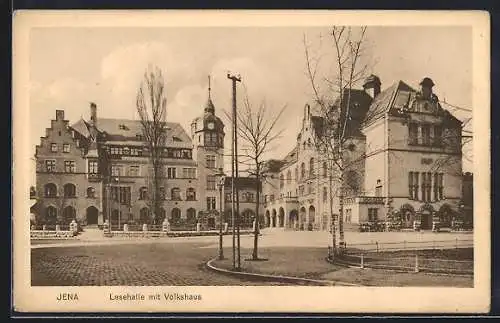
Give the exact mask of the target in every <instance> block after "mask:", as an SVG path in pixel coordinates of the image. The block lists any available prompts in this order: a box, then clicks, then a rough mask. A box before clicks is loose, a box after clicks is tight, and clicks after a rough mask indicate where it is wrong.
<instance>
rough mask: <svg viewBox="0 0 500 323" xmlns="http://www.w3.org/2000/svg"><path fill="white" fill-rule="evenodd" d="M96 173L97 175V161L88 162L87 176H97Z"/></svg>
mask: <svg viewBox="0 0 500 323" xmlns="http://www.w3.org/2000/svg"><path fill="white" fill-rule="evenodd" d="M98 173H99V166H98V163H97V161H95V160H89V174H98Z"/></svg>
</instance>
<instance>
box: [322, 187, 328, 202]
mask: <svg viewBox="0 0 500 323" xmlns="http://www.w3.org/2000/svg"><path fill="white" fill-rule="evenodd" d="M327 200H328V188H326V186H325V187H323V202H325V203H326V202H327Z"/></svg>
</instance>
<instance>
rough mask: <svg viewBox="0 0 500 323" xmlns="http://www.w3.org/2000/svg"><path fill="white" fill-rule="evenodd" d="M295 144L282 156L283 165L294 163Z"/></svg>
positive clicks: (295, 155) (295, 154)
mask: <svg viewBox="0 0 500 323" xmlns="http://www.w3.org/2000/svg"><path fill="white" fill-rule="evenodd" d="M297 150H298V149H297V146H295V147H293V149H292V150H291V151H290V152H289V153H288V154H287V155H286V156H285V158H283V162H284V163H285V165H289V164H293V163H296V162H297V160H298V156H297Z"/></svg>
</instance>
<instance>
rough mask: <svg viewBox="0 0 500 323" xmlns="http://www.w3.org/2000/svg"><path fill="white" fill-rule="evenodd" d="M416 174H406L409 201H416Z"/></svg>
mask: <svg viewBox="0 0 500 323" xmlns="http://www.w3.org/2000/svg"><path fill="white" fill-rule="evenodd" d="M418 174H419V173H417V172H410V173H409V174H408V182H409V183H408V188H409V193H410V199H411V200H418Z"/></svg>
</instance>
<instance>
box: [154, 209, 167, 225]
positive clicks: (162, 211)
mask: <svg viewBox="0 0 500 323" xmlns="http://www.w3.org/2000/svg"><path fill="white" fill-rule="evenodd" d="M159 211H160V214H158V217H157V219H156V224H158V225H160V224H162V223H163V221H164V220H165V218H166V217H167V212H166V211H165V209H164V208H162V207H161V208H160V210H159Z"/></svg>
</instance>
